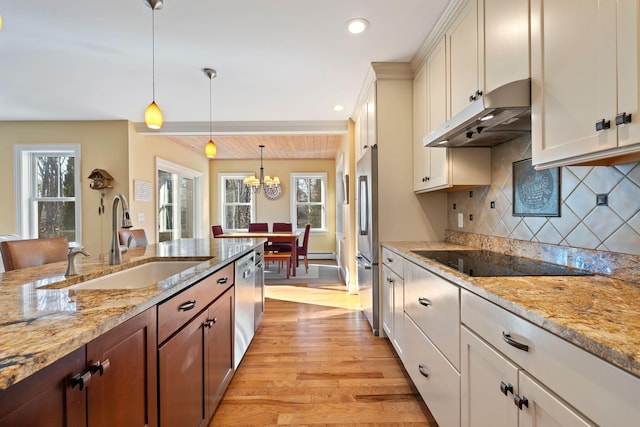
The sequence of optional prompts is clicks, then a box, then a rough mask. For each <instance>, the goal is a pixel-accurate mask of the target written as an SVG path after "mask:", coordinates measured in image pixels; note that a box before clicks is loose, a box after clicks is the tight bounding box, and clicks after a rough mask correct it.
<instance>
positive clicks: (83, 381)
mask: <svg viewBox="0 0 640 427" xmlns="http://www.w3.org/2000/svg"><path fill="white" fill-rule="evenodd" d="M90 382H91V372H89V371H87V372H85V373H84V374H82V375H80V374H75V375H74V376H73V377H71V387H72V388H74V387H75V386H78V389H79V390H82V389H83V388H85V387H86V386H88V385H89V383H90Z"/></svg>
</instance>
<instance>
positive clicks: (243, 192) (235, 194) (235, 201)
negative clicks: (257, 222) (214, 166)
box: [218, 173, 256, 231]
mask: <svg viewBox="0 0 640 427" xmlns="http://www.w3.org/2000/svg"><path fill="white" fill-rule="evenodd" d="M249 175H253V174H251V173H247V174H243V175H240V174H223V173H221V174H218V182H219V183H220V191H219V194H220V204H219V205H220V218H221V223H222V228H223V230H230V231H233V230H248V229H249V223H250V222H251V221H253V218H254V217H255V211H256V210H255V202H254V197H252V193H251V189H249V188H246V187H245V186H244V178H245V177H247V176H249Z"/></svg>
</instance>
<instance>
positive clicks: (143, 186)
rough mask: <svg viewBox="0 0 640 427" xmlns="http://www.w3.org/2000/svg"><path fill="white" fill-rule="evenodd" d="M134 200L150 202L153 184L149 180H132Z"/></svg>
mask: <svg viewBox="0 0 640 427" xmlns="http://www.w3.org/2000/svg"><path fill="white" fill-rule="evenodd" d="M133 189H134V193H133V194H134V200H135V201H137V202H150V201H151V200H153V199H152V197H153V186H152V184H151V182H149V181H143V180H141V179H134V180H133Z"/></svg>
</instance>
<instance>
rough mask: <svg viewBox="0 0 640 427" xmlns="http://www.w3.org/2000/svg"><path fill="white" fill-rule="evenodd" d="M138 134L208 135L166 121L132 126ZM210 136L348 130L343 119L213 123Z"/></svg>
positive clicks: (198, 125) (193, 125) (203, 128)
mask: <svg viewBox="0 0 640 427" xmlns="http://www.w3.org/2000/svg"><path fill="white" fill-rule="evenodd" d="M135 125H136V133H137V134H140V135H209V122H170V123H165V124H164V125H163V126H162V128H160V129H157V130H154V129H149V128H148V127H147V125H146V124H144V123H136V124H135ZM212 128H213V129H214V131H213V132H212V133H213V134H214V135H287V134H289V135H307V134H309V135H310V134H315V135H339V134H346V133H347V131H348V124H347V120H336V121H292V122H278V121H274V122H213V123H212Z"/></svg>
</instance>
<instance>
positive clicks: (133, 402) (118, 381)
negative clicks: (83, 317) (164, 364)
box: [87, 308, 157, 427]
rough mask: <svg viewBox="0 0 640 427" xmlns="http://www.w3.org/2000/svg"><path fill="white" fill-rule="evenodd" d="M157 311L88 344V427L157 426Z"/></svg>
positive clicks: (136, 318)
mask: <svg viewBox="0 0 640 427" xmlns="http://www.w3.org/2000/svg"><path fill="white" fill-rule="evenodd" d="M155 342H156V310H155V308H151V309H149V310H147V311H145V312H144V313H141V314H139V315H137V316H135V317H133V318H132V319H129V320H127V321H126V322H125V323H123V324H122V325H120V326H118V327H116V328H114V329H112V330H110V331H109V332H106V333H105V334H103V335H101V336H100V337H98V338H96V339H95V340H93V341H91V342H90V343H88V344H87V364H88V366H89V371H90V372H91V375H92V380H91V383H90V384H89V386H88V387H87V403H88V418H89V426H90V427H93V426H100V427H109V426H116V425H127V426H154V425H157V392H156V390H157V387H156V348H155Z"/></svg>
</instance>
